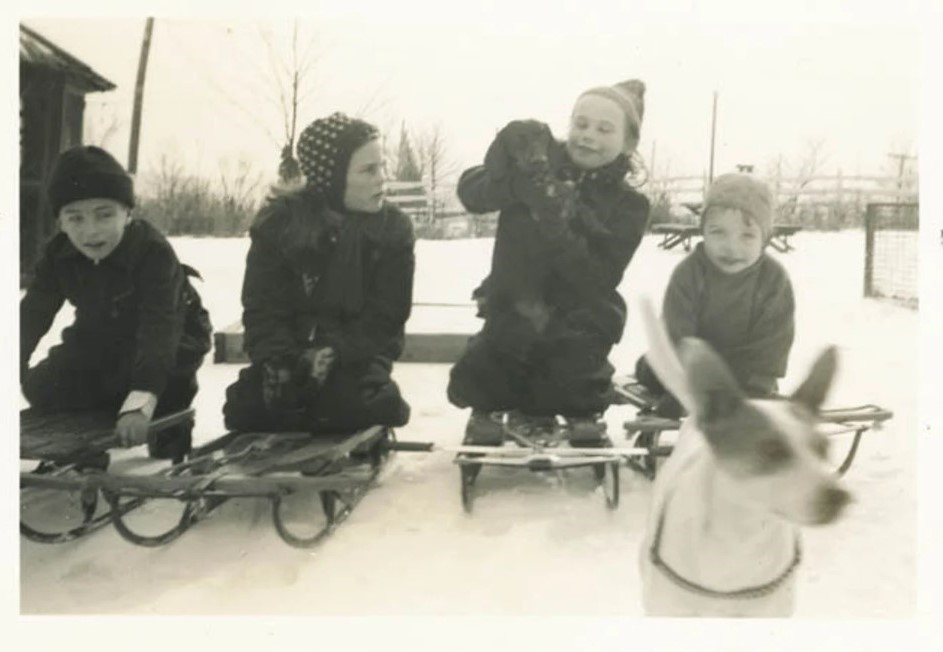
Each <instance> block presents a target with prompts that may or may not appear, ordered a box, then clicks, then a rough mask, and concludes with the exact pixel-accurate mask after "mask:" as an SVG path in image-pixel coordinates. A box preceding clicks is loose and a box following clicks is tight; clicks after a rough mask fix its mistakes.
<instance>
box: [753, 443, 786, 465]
mask: <svg viewBox="0 0 943 652" xmlns="http://www.w3.org/2000/svg"><path fill="white" fill-rule="evenodd" d="M757 449H758V452H759V457H760V462H761V464H762V466H763V467H764V468H767V469H773V468H777V467H780V466H782V465H783V464H785V463H786V462H788V461H789V460H790V459H791V458H792V451H791V450H790V449H789V447H788V446H787V445H786V444H785V443H783V442H782V441H781V440H779V439H763V440H761V441H760V442H758V443H757Z"/></svg>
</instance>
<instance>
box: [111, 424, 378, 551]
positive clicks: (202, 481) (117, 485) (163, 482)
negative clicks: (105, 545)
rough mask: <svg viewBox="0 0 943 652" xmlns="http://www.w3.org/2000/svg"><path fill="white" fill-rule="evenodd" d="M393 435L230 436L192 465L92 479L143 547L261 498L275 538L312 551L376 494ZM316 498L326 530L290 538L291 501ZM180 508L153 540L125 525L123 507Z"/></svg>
mask: <svg viewBox="0 0 943 652" xmlns="http://www.w3.org/2000/svg"><path fill="white" fill-rule="evenodd" d="M392 438H393V433H392V431H391V430H390V429H388V428H385V427H382V426H373V427H370V428H367V429H365V430H361V431H359V432H356V433H353V434H346V435H326V434H311V433H308V432H268V433H265V432H250V433H241V432H231V433H227V434H226V435H223V436H222V437H219V438H218V439H216V440H213V441H212V442H210V443H208V444H206V445H205V446H202V447H200V448H196V449H194V450H193V453H192V455H191V456H190V459H189V460H187V461H186V462H184V463H182V464H179V465H176V466H174V467H172V468H171V469H169V470H168V471H167V472H165V473H162V474H156V475H115V474H107V475H102V476H98V477H97V478H96V479H95V483H96V485H97V488H98V489H99V490H100V491H101V492H102V494H103V495H104V496H105V497H106V498H107V499H108V501H109V503H110V505H111V507H112V514H113V519H112V520H113V523H114V525H115V528H116V529H117V530H118V532H119V534H121V536H122V537H124V538H125V539H127V540H128V541H130V542H132V543H135V544H137V545H142V546H158V545H163V544H166V543H169V542H170V541H173V540H174V539H176V538H177V537H179V536H180V535H182V534H183V533H184V532H186V531H187V530H188V529H190V527H192V526H193V525H194V524H195V523H197V522H198V521H200V520H202V519H203V518H205V517H206V516H207V515H209V514H210V513H211V512H212V511H213V510H215V509H216V508H217V507H219V506H220V505H222V504H223V503H224V502H226V501H228V500H230V499H232V498H264V499H267V500H269V501H270V503H271V506H272V523H273V525H274V527H275V531H276V532H277V533H278V535H279V536H280V537H281V538H282V540H284V541H285V542H286V543H288V544H290V545H292V546H295V547H299V548H309V547H312V546H315V545H317V544H318V543H320V542H322V541H323V540H324V539H325V538H326V537H327V536H329V535H330V534H331V533H333V532H334V530H335V529H336V528H337V526H338V525H340V524H341V523H342V522H343V521H344V520H345V519H346V518H347V517H348V516H349V515H350V514H351V512H352V511H353V509H354V508H355V507H356V506H357V504H358V503H359V501H360V499H361V498H362V497H363V495H364V494H365V493H366V491H367V490H368V489H369V488H370V487H371V486H372V484H373V482H374V480H375V479H376V477H377V476H378V474H379V472H380V470H381V467H382V465H383V463H384V462H385V460H386V458H387V457H388V452H389V450H390V446H389V444H388V441H389V440H391V439H392ZM305 491H313V492H316V493H317V495H318V498H319V502H320V511H321V512H322V513H323V516H324V523H323V525H321V526H320V527H318V528H317V529H316V530H315V531H314V532H313V533H309V534H298V533H297V532H296V531H292V527H291V526H289V525H288V522H287V519H286V518H285V514H284V512H285V505H286V502H287V499H288V498H289V497H290V496H292V495H293V494H296V493H301V492H305ZM156 498H161V499H173V500H177V501H180V502H181V503H182V504H183V506H184V507H183V511H182V515H181V516H180V519H179V521H178V522H177V523H176V524H175V525H174V526H173V527H171V528H170V529H168V530H166V531H164V532H162V533H160V534H156V535H150V534H141V533H140V532H136V531H134V530H133V529H132V527H131V526H130V525H129V524H128V523H127V521H126V519H125V518H124V514H125V512H124V505H125V504H127V503H128V502H134V501H137V500H147V499H156Z"/></svg>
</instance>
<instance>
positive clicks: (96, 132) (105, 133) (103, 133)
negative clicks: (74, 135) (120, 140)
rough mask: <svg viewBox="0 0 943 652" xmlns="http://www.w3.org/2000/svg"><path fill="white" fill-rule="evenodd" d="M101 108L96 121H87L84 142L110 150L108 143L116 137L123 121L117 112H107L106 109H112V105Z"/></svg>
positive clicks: (103, 105) (104, 105)
mask: <svg viewBox="0 0 943 652" xmlns="http://www.w3.org/2000/svg"><path fill="white" fill-rule="evenodd" d="M101 106H102V111H101V112H100V113H99V114H98V115H97V116H96V120H95V121H92V120H86V121H85V136H84V137H83V139H82V140H83V141H85V142H86V143H88V144H90V145H97V146H98V147H102V148H104V149H108V142H109V141H110V140H111V139H112V138H114V137H115V134H116V133H118V129H119V128H120V127H121V120H120V118H119V117H118V114H117V113H116V112H115V111H113V110H108V111H105V107H109V109H110V107H111V105H108V104H102V105H101Z"/></svg>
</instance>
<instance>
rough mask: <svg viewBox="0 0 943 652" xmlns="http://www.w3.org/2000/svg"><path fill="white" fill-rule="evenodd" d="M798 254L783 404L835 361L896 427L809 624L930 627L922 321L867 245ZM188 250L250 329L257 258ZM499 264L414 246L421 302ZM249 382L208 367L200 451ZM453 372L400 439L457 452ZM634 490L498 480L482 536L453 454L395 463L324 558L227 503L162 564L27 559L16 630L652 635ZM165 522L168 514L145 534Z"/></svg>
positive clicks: (628, 338)
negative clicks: (271, 628) (244, 626)
mask: <svg viewBox="0 0 943 652" xmlns="http://www.w3.org/2000/svg"><path fill="white" fill-rule="evenodd" d="M793 241H794V243H795V245H796V250H795V251H794V252H792V253H789V254H776V253H775V252H774V253H773V255H774V256H777V257H778V258H779V259H780V260H782V261H783V262H784V264H785V265H786V267H787V268H788V270H789V272H790V274H791V275H792V279H793V283H794V286H795V288H796V295H797V301H798V337H797V341H796V345H795V347H794V349H793V354H792V358H791V365H790V370H789V374H788V376H787V378H786V379H785V382H784V383H783V387H784V388H785V389H789V388H792V387H794V386H795V385H796V383H797V382H798V381H799V380H800V379H801V378H802V377H803V375H804V373H805V372H806V371H807V369H808V365H809V364H810V362H811V361H812V359H813V358H814V356H815V355H816V354H817V352H818V351H819V350H820V349H821V348H822V347H824V346H826V345H827V344H829V343H836V344H838V345H839V350H840V356H841V370H840V373H839V375H838V378H837V380H836V384H835V385H834V389H833V394H832V396H831V399H830V403H831V404H833V405H858V404H863V403H877V404H879V405H881V406H883V407H886V408H889V409H891V410H893V412H894V415H895V416H894V419H893V420H892V421H890V422H889V423H888V424H887V425H886V427H885V428H884V429H883V430H881V431H877V432H870V433H868V434H867V435H865V438H864V440H863V443H862V446H861V448H860V450H859V453H858V457H857V460H856V462H855V464H854V466H853V467H852V469H851V471H850V472H849V473H848V475H847V478H846V479H847V485H848V487H849V488H850V490H851V491H852V492H853V493H854V496H855V503H854V504H853V506H852V507H851V508H850V509H849V510H848V512H847V515H846V516H845V518H843V519H842V520H841V521H840V522H839V523H837V524H835V525H833V526H830V527H826V528H822V529H810V530H807V531H806V533H805V560H804V563H803V566H802V568H801V573H800V580H799V602H798V613H797V615H798V616H799V617H803V618H811V619H815V618H835V617H851V618H902V617H908V616H911V615H912V614H913V613H914V610H915V607H916V580H915V575H916V557H917V554H916V526H917V519H916V494H917V492H916V478H915V470H916V450H917V436H918V415H917V405H916V403H917V394H918V392H917V388H918V379H917V368H918V359H917V337H918V322H919V319H918V313H917V312H916V311H913V310H909V309H906V308H903V307H899V306H895V305H893V304H889V303H884V302H877V301H873V300H866V299H863V298H862V296H861V295H862V274H863V272H862V265H863V259H864V240H863V235H862V234H861V233H857V232H847V233H834V234H819V233H815V234H813V233H800V234H799V235H797V236H796V237H795V238H794V239H793ZM657 242H658V239H657V238H655V237H648V238H646V239H645V241H644V242H643V244H642V247H641V248H640V250H639V252H638V254H637V255H636V257H635V260H634V261H633V263H632V265H631V267H630V269H629V271H628V273H627V275H626V278H625V281H624V283H623V286H622V289H623V291H624V294H625V296H626V298H627V300H628V302H629V305H630V312H631V314H630V318H629V323H628V327H627V329H626V334H625V337H624V340H623V342H622V343H620V345H619V346H618V347H617V348H616V349H615V350H614V352H613V355H612V358H611V359H612V361H613V363H614V364H615V365H616V367H617V368H618V369H619V370H620V371H622V372H628V371H630V370H631V368H632V365H633V364H634V361H635V359H636V357H637V356H638V355H639V354H640V353H641V352H642V351H643V350H644V346H645V343H644V341H643V336H642V335H641V333H640V326H639V324H638V322H637V310H634V307H635V306H636V305H637V299H638V298H639V297H640V296H642V295H648V296H651V297H653V298H655V299H658V298H660V296H661V293H662V291H663V289H664V286H665V283H666V282H667V278H668V275H669V273H670V271H671V269H672V268H673V266H674V265H675V264H676V263H677V262H678V261H679V260H680V259H681V258H682V256H683V255H684V252H682V251H671V252H665V251H662V250H660V249H658V248H657V247H656V244H657ZM174 245H175V247H176V249H177V251H178V254H179V255H180V257H181V259H182V260H184V261H185V262H189V263H191V264H193V265H194V266H196V267H197V268H198V269H199V270H200V271H201V272H202V274H203V276H204V278H205V283H204V284H203V286H202V293H203V296H204V299H205V302H206V304H207V306H208V307H209V309H210V311H211V314H212V316H213V320H214V324H215V325H216V326H217V327H222V326H225V325H227V324H229V323H231V322H233V321H235V320H237V319H238V318H239V313H240V307H239V289H240V284H241V278H242V270H243V262H244V257H245V252H246V248H247V241H246V240H217V239H183V238H181V239H175V240H174ZM490 247H491V241H490V240H465V241H462V240H456V241H438V242H433V241H422V242H420V243H419V245H418V264H417V278H416V288H415V300H416V301H417V302H467V301H468V297H469V294H470V292H471V289H472V288H473V287H474V286H475V285H476V283H477V282H478V281H479V280H480V278H481V277H482V276H483V275H484V273H485V272H486V269H487V266H488V263H489V257H490ZM63 318H64V317H63ZM60 321H61V320H60ZM476 326H477V321H476V320H475V319H474V318H473V317H472V315H471V313H470V311H463V310H456V309H447V308H441V309H432V308H429V309H420V310H417V313H416V317H415V320H414V323H411V324H410V326H409V327H410V328H411V329H413V330H417V331H418V330H433V329H435V328H437V327H444V328H445V327H447V328H457V329H459V330H466V329H469V328H474V327H476ZM50 341H52V340H51V338H47V341H45V342H44V344H43V345H42V346H48V344H49V342H50ZM36 359H38V357H37V358H34V360H36ZM238 369H239V367H238V366H236V365H216V364H213V363H212V362H207V364H206V365H205V366H204V367H203V369H202V370H201V372H200V384H201V391H200V394H199V396H198V397H197V400H196V407H197V411H198V413H197V425H196V437H197V439H198V440H199V441H207V440H209V439H211V438H213V437H215V436H218V435H219V434H221V433H222V416H221V414H220V409H221V406H222V401H223V395H224V391H225V388H226V386H227V385H228V384H229V383H230V382H232V381H233V379H234V378H235V376H236V374H237V372H238ZM448 369H449V368H448V366H447V365H432V364H400V365H398V366H397V367H396V369H395V377H396V379H397V381H398V382H399V383H400V385H401V387H402V390H403V393H404V395H405V396H406V397H407V399H408V400H409V401H410V403H411V404H412V408H413V412H412V414H413V416H412V421H411V423H410V424H409V425H408V426H407V427H405V428H402V429H401V430H400V431H399V432H398V436H399V438H400V439H402V440H417V441H433V442H437V443H439V444H442V445H455V444H458V443H459V441H460V439H461V436H462V430H463V426H464V421H465V419H466V417H467V414H466V413H465V412H463V411H461V410H458V409H456V408H454V407H452V406H451V405H450V404H449V403H448V401H447V400H446V398H445V386H446V381H447V377H448ZM631 415H632V410H631V408H613V409H612V410H611V411H610V412H609V414H608V416H607V420H608V422H609V424H610V427H611V432H612V433H614V434H615V435H616V436H617V437H620V438H621V423H622V421H623V420H624V419H626V418H627V417H629V416H631ZM843 443H845V441H843ZM841 447H842V446H841V445H839V448H841ZM137 455H140V452H139V451H134V452H131V453H127V454H123V455H119V456H118V458H119V459H118V461H117V463H121V464H128V465H133V464H134V457H135V456H137ZM622 477H623V487H622V504H621V506H620V508H619V509H618V510H617V511H614V512H611V511H608V510H607V509H606V508H605V507H604V504H603V498H602V495H601V494H600V492H599V490H598V489H596V487H595V486H594V483H593V481H592V479H591V473H590V472H589V471H588V470H586V469H577V470H573V471H571V472H568V473H566V474H563V475H556V476H555V475H547V474H532V473H529V472H527V471H511V470H507V471H502V470H500V469H494V468H486V469H484V470H483V472H482V474H481V476H480V477H479V481H478V486H479V491H480V495H479V497H478V499H477V502H476V506H475V513H474V515H472V516H468V515H466V514H465V513H464V512H463V511H462V507H461V503H460V498H459V483H458V469H457V467H456V466H455V465H454V464H453V463H452V457H451V456H450V455H449V454H447V453H443V452H436V453H426V454H417V453H399V454H397V455H396V456H394V458H393V459H392V461H391V463H390V464H389V465H388V467H387V468H386V470H385V471H384V475H383V476H382V477H381V480H380V482H379V484H378V486H377V487H376V488H375V489H374V490H373V491H372V492H370V493H369V494H368V495H367V496H366V497H365V499H364V500H363V501H362V502H361V504H360V506H359V507H358V508H357V510H356V511H355V512H354V514H353V515H352V516H351V517H350V519H349V520H348V521H347V522H346V523H345V524H344V525H343V526H342V527H341V528H340V529H339V530H338V531H337V532H336V533H335V534H334V535H333V536H332V537H331V538H330V539H329V540H328V541H327V542H326V543H325V544H324V545H322V546H321V547H319V548H317V549H316V550H314V551H306V550H299V549H295V548H291V547H289V546H287V545H286V544H284V543H283V542H282V541H281V540H280V539H279V538H278V536H277V535H276V534H275V532H274V530H273V529H272V527H271V521H270V517H269V508H268V505H267V504H266V503H264V502H261V501H254V500H233V501H230V502H229V503H227V504H225V505H223V506H222V507H221V508H220V509H219V510H218V511H217V512H215V513H214V514H213V515H212V517H211V518H209V519H208V520H207V521H205V522H202V523H200V524H198V525H196V526H195V527H194V528H193V529H192V530H190V531H189V532H187V533H186V534H185V535H184V536H183V537H182V538H180V539H178V540H177V541H176V542H174V543H172V544H170V545H168V546H165V547H161V548H140V547H135V546H133V545H131V544H129V543H126V542H125V541H124V540H123V539H121V538H120V537H119V536H118V534H117V533H116V532H115V531H114V530H113V529H111V528H106V529H103V530H101V531H99V532H97V533H95V534H92V535H91V536H88V537H86V538H84V539H81V540H78V541H75V542H71V543H68V544H63V545H39V544H35V543H32V542H29V541H27V540H25V539H21V543H20V552H21V557H20V574H21V578H20V584H21V586H20V599H21V605H20V606H21V612H22V613H24V614H119V613H120V614H138V615H149V614H308V615H319V616H334V615H367V616H378V615H397V616H429V615H455V616H459V615H484V616H492V615H493V616H525V615H526V616H540V617H553V616H619V617H622V616H639V615H641V610H640V604H639V579H638V573H637V570H636V556H637V548H638V544H639V540H640V537H641V535H642V526H643V523H644V515H645V511H646V508H647V503H648V499H649V495H650V485H649V482H648V481H647V480H645V479H643V478H642V477H641V476H638V475H636V474H634V473H632V472H631V471H629V470H628V469H624V471H623V474H622ZM163 512H167V513H169V512H170V508H169V506H167V505H160V506H156V507H154V508H152V509H151V510H150V512H149V513H146V514H145V516H149V517H150V518H154V519H157V518H159V517H160V516H162V515H165V514H163ZM381 622H382V621H381ZM380 627H381V628H382V625H380ZM378 635H379V633H378ZM317 640H318V639H317V637H316V636H313V638H312V647H314V645H315V641H317ZM626 646H632V647H636V645H634V644H633V643H631V641H626ZM328 647H329V649H330V646H328ZM447 648H448V646H447V645H443V647H442V648H441V649H447ZM396 649H399V648H398V647H397V648H396Z"/></svg>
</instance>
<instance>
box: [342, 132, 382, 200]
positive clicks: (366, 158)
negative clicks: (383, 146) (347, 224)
mask: <svg viewBox="0 0 943 652" xmlns="http://www.w3.org/2000/svg"><path fill="white" fill-rule="evenodd" d="M385 180H386V173H385V169H384V165H383V152H382V151H381V150H380V141H379V140H371V141H370V142H368V143H365V144H363V145H361V146H360V147H359V148H358V149H357V150H356V151H355V152H354V154H353V156H351V157H350V165H349V166H348V167H347V187H346V188H345V190H344V207H345V208H346V209H347V210H351V211H361V212H364V213H376V212H377V211H379V210H380V207H381V206H382V205H383V182H384V181H385Z"/></svg>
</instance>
